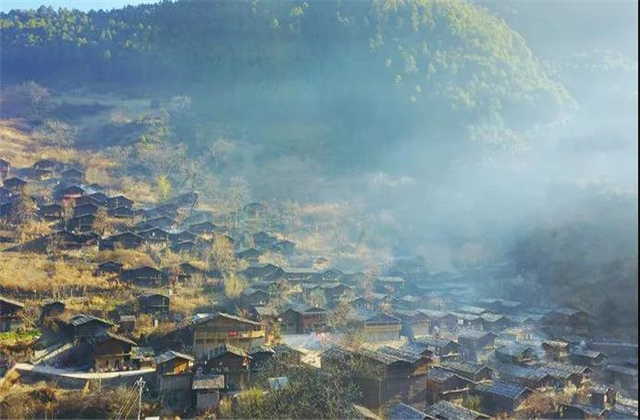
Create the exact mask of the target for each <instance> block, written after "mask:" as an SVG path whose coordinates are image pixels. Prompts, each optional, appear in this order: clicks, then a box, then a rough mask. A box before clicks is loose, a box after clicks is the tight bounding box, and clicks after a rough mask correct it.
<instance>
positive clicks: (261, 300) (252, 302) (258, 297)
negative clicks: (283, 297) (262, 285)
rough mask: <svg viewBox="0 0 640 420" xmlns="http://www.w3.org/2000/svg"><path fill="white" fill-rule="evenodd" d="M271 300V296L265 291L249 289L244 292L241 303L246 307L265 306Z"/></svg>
mask: <svg viewBox="0 0 640 420" xmlns="http://www.w3.org/2000/svg"><path fill="white" fill-rule="evenodd" d="M270 300H271V294H269V293H268V292H266V291H264V290H259V289H253V288H247V289H244V290H243V291H242V296H241V301H242V304H243V305H244V306H247V307H250V306H265V305H266V304H267V303H269V301H270Z"/></svg>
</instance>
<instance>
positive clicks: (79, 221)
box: [67, 214, 96, 233]
mask: <svg viewBox="0 0 640 420" xmlns="http://www.w3.org/2000/svg"><path fill="white" fill-rule="evenodd" d="M95 222H96V216H94V215H93V214H86V215H84V216H77V217H73V218H71V219H69V220H68V221H67V229H68V230H70V231H72V232H84V233H87V232H91V231H93V224H94V223H95Z"/></svg>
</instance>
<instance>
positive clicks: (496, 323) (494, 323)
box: [480, 313, 514, 332]
mask: <svg viewBox="0 0 640 420" xmlns="http://www.w3.org/2000/svg"><path fill="white" fill-rule="evenodd" d="M480 319H481V324H482V328H483V329H484V330H486V331H493V332H500V331H503V330H505V329H507V328H509V327H512V326H513V325H514V324H513V322H512V321H511V320H510V319H509V317H507V316H505V315H498V314H493V313H484V314H482V315H480Z"/></svg>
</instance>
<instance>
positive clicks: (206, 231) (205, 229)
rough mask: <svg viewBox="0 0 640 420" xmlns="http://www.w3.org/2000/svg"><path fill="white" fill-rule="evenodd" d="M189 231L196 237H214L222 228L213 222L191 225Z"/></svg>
mask: <svg viewBox="0 0 640 420" xmlns="http://www.w3.org/2000/svg"><path fill="white" fill-rule="evenodd" d="M187 230H188V231H189V232H191V233H193V234H196V235H213V234H214V233H216V232H218V231H220V228H219V227H218V226H216V225H214V224H213V223H212V222H209V221H206V222H200V223H194V224H192V225H189V227H188V228H187Z"/></svg>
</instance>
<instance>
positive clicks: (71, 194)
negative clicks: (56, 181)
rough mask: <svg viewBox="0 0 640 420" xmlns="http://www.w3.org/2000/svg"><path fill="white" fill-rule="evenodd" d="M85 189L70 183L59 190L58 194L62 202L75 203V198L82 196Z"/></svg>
mask: <svg viewBox="0 0 640 420" xmlns="http://www.w3.org/2000/svg"><path fill="white" fill-rule="evenodd" d="M84 195H85V191H84V189H83V188H82V187H80V186H78V185H70V186H67V187H65V188H63V189H61V190H60V192H59V193H58V196H59V197H60V201H62V203H63V204H68V205H71V204H75V202H76V200H77V199H79V198H81V197H84Z"/></svg>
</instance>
